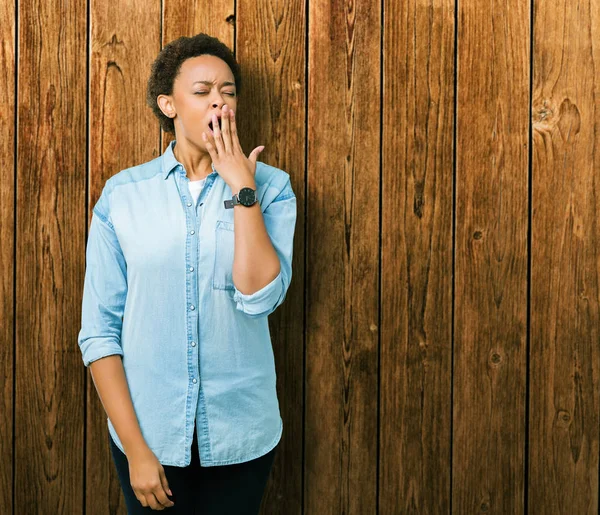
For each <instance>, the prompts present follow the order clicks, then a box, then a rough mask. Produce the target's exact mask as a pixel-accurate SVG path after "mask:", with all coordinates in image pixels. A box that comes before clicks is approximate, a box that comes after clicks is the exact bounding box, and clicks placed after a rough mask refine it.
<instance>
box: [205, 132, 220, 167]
mask: <svg viewBox="0 0 600 515" xmlns="http://www.w3.org/2000/svg"><path fill="white" fill-rule="evenodd" d="M202 139H204V144H205V145H206V150H208V153H209V154H210V157H211V159H212V162H213V163H216V162H217V151H216V148H215V144H214V140H211V139H210V135H209V134H207V133H206V132H205V131H202Z"/></svg>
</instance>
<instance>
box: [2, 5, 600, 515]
mask: <svg viewBox="0 0 600 515" xmlns="http://www.w3.org/2000/svg"><path fill="white" fill-rule="evenodd" d="M0 31H1V32H2V46H1V47H0V50H1V51H0V81H1V82H0V127H1V130H2V133H1V134H2V138H1V139H0V159H1V163H2V165H3V166H2V167H0V181H1V184H0V241H1V245H0V269H1V270H2V276H1V277H2V278H1V280H0V292H1V295H0V317H1V319H0V338H2V344H1V345H0V380H1V382H0V385H1V389H0V392H1V397H0V412H1V414H2V416H1V418H0V506H2V508H1V510H0V511H1V512H2V513H7V514H8V513H12V514H21V513H27V514H29V513H48V514H57V513H64V514H74V513H90V514H92V513H94V514H95V513H97V514H106V513H126V510H125V504H124V500H123V497H122V493H121V491H120V487H119V483H118V480H117V477H116V471H115V470H114V466H113V464H112V462H111V458H110V450H109V446H108V433H107V427H106V416H105V413H104V411H103V408H102V405H101V403H100V401H99V398H98V396H97V393H96V391H95V388H94V385H93V381H92V379H91V376H90V375H89V372H87V371H86V370H85V368H84V367H83V364H82V361H81V354H80V351H79V348H78V346H77V333H78V331H79V327H80V326H79V324H80V308H81V294H82V291H83V278H84V271H85V243H86V238H87V231H88V228H89V222H90V220H91V207H92V206H93V205H94V204H95V202H96V200H97V199H98V196H99V194H100V191H101V188H102V185H103V184H104V182H105V181H106V179H107V178H108V177H110V176H112V175H114V174H115V173H117V172H118V171H119V170H121V169H123V168H125V167H128V166H132V165H134V164H138V163H140V162H144V161H147V160H150V159H152V158H153V157H155V156H157V155H159V154H160V153H162V152H163V151H164V149H165V148H166V146H167V144H168V143H169V141H170V139H171V138H170V136H169V135H167V134H163V133H162V132H161V131H160V129H159V126H158V122H157V121H156V120H155V118H154V117H153V115H152V113H151V111H150V110H149V109H148V108H147V107H146V105H145V86H146V80H147V78H148V74H149V68H150V64H151V63H152V61H153V60H154V58H155V57H156V55H157V53H158V52H159V50H160V48H161V47H162V46H163V45H164V44H166V43H167V42H169V41H171V40H173V39H175V38H177V37H179V36H181V35H192V34H195V33H198V32H208V33H210V34H211V35H214V36H217V37H219V38H220V39H221V40H222V41H224V42H225V43H226V44H227V45H229V46H230V47H231V48H232V49H233V50H234V51H235V54H236V56H237V58H238V60H239V61H240V63H241V65H242V72H243V75H244V81H245V87H244V92H243V94H242V95H241V97H240V99H239V106H238V110H239V113H240V115H239V116H238V117H237V120H238V125H239V127H240V133H241V142H242V146H243V147H244V149H246V150H247V151H249V150H251V149H252V148H254V147H255V146H257V145H259V144H264V145H265V146H266V148H265V150H264V152H263V153H261V156H260V159H261V160H262V161H264V162H267V163H270V164H273V165H275V166H278V167H280V168H282V169H284V170H286V171H288V173H290V175H291V176H292V184H293V187H294V190H295V192H296V196H297V198H298V222H297V225H296V239H295V247H294V264H293V269H294V274H293V279H292V284H291V286H290V291H289V293H288V296H287V299H286V302H285V303H284V304H283V305H282V306H281V307H280V308H279V309H278V310H277V311H276V312H275V313H274V314H273V315H272V316H271V317H270V320H269V322H270V327H271V334H272V337H273V346H274V351H275V359H276V367H277V373H278V392H279V398H280V406H281V411H282V417H283V419H284V433H283V440H282V444H281V446H280V448H279V451H278V454H277V457H276V460H275V466H274V469H273V474H272V476H271V478H270V480H269V484H268V487H267V491H266V494H265V498H264V502H263V509H262V513H265V514H267V513H268V514H285V515H290V514H298V515H300V514H303V513H306V514H308V513H310V514H319V515H321V514H334V515H337V514H343V513H346V514H360V515H362V514H367V513H381V514H394V515H395V514H435V515H437V514H442V513H457V514H473V513H485V514H486V515H487V514H507V513H511V514H512V513H531V514H543V515H546V514H550V513H552V514H554V513H570V514H591V513H598V507H599V503H598V492H599V488H598V484H599V474H598V470H599V469H598V467H599V460H598V453H599V446H598V441H599V438H598V437H599V413H600V406H599V393H598V390H599V386H600V370H599V368H600V367H599V365H600V355H599V350H598V341H599V338H600V334H599V322H600V313H599V301H600V288H599V275H600V250H599V249H600V244H599V242H600V229H599V228H600V173H599V172H600V137H599V135H600V109H599V105H600V96H599V93H598V92H599V91H600V44H599V43H598V38H596V39H594V37H593V36H594V34H598V33H600V3H598V2H594V1H593V0H582V2H579V3H573V2H567V1H566V0H547V1H545V2H542V1H540V0H533V1H531V2H524V1H518V0H509V1H508V2H506V3H495V2H487V3H482V2H475V0H462V1H460V2H457V1H452V0H438V1H436V2H433V3H417V2H413V1H410V0H409V1H406V2H397V1H391V2H383V0H379V1H372V0H371V1H359V2H356V3H353V2H341V1H334V2H325V1H316V0H306V1H305V2H300V1H297V0H291V1H286V2H265V1H258V2H255V1H249V0H238V1H235V0H221V1H218V0H212V1H209V2H202V3H197V2H185V1H183V0H146V1H144V2H142V1H141V0H129V1H125V0H114V1H113V2H101V1H100V0H88V2H87V3H86V2H67V1H66V0H53V1H52V2H43V1H41V0H15V1H14V2H11V1H6V2H3V3H2V4H1V5H0Z"/></svg>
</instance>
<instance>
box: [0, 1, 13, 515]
mask: <svg viewBox="0 0 600 515" xmlns="http://www.w3.org/2000/svg"><path fill="white" fill-rule="evenodd" d="M15 22H16V20H15V2H13V1H6V2H2V4H0V34H1V38H0V40H1V41H2V43H1V47H0V113H1V115H0V135H1V136H2V137H1V138H0V162H1V163H2V167H0V181H1V184H2V187H0V241H1V242H2V245H0V270H2V276H1V280H0V342H2V344H1V345H0V379H1V381H0V391H1V392H2V396H1V397H0V413H2V416H1V417H0V435H2V437H1V438H0V506H2V509H3V510H6V512H7V513H12V510H13V438H14V435H13V395H14V390H13V380H14V375H13V364H14V332H13V322H14V318H13V317H14V311H13V301H14V298H15V295H14V284H13V281H14V271H15V262H14V250H15V249H14V243H13V242H14V234H15V232H14V229H15V227H14V223H15V216H14V210H15V202H14V193H15V179H14V173H15V155H14V145H15V137H16V134H15V101H16V98H15V69H16V61H15V59H16V55H15V37H16V31H15Z"/></svg>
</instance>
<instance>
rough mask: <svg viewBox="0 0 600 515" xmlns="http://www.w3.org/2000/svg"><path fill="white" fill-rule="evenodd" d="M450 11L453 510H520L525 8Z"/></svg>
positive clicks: (471, 5)
mask: <svg viewBox="0 0 600 515" xmlns="http://www.w3.org/2000/svg"><path fill="white" fill-rule="evenodd" d="M458 9H459V11H458V15H459V17H458V38H459V44H458V56H457V60H458V64H457V66H458V78H457V88H458V93H457V103H458V105H457V116H458V118H457V144H456V248H455V250H456V261H455V331H454V338H455V340H454V384H453V395H454V397H453V398H454V405H453V437H454V440H453V449H452V467H453V472H452V473H453V476H452V508H453V511H456V513H486V514H503V515H504V514H506V513H523V512H524V509H525V506H524V503H523V499H524V480H525V477H524V448H525V436H526V435H525V378H526V372H527V370H526V365H527V363H526V339H527V332H526V330H527V327H526V324H527V286H528V285H527V259H528V255H527V229H528V184H527V183H528V128H529V125H528V122H529V110H528V106H529V44H530V39H529V38H530V34H529V33H530V31H529V21H530V13H529V4H528V3H526V2H521V1H515V0H511V1H509V2H506V3H497V2H490V3H489V4H488V5H482V4H481V3H480V2H475V1H473V0H469V1H466V2H459V3H458Z"/></svg>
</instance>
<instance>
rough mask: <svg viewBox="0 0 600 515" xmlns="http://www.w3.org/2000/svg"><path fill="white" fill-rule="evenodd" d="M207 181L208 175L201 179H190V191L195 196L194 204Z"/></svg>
mask: <svg viewBox="0 0 600 515" xmlns="http://www.w3.org/2000/svg"><path fill="white" fill-rule="evenodd" d="M205 182H206V177H204V179H200V180H199V181H190V182H189V187H190V193H191V194H192V197H193V198H194V204H196V202H197V201H198V197H199V196H200V192H201V191H202V188H203V187H204V183H205Z"/></svg>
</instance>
